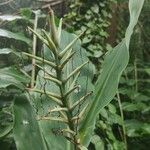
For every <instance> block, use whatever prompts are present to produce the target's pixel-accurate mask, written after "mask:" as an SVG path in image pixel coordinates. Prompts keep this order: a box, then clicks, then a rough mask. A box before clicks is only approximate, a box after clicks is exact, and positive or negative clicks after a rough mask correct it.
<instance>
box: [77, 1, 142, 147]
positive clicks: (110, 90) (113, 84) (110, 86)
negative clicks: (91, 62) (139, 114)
mask: <svg viewBox="0 0 150 150" xmlns="http://www.w3.org/2000/svg"><path fill="white" fill-rule="evenodd" d="M143 3H144V0H136V1H135V0H130V1H129V10H130V23H129V26H128V28H127V31H126V35H125V39H123V40H122V42H121V43H119V44H118V45H117V46H116V47H115V48H114V49H113V50H112V51H109V52H108V54H107V55H106V57H105V58H104V63H103V66H102V72H101V74H100V76H99V78H98V81H97V84H96V86H95V91H94V100H93V102H92V103H91V105H90V106H89V111H88V113H87V116H86V118H85V120H84V122H83V125H82V126H81V128H80V139H81V143H82V144H84V145H86V146H87V145H88V144H89V142H90V138H91V135H92V132H93V129H94V126H95V120H96V117H97V115H98V113H99V112H100V110H101V109H102V108H103V107H105V106H106V105H108V103H109V102H110V101H111V100H112V99H113V97H114V96H115V94H116V92H117V88H118V83H119V79H120V76H121V74H122V72H123V70H124V69H125V68H126V66H127V64H128V61H129V42H130V38H131V35H132V33H133V29H134V26H135V25H136V23H137V21H138V17H139V14H140V12H141V9H142V6H143Z"/></svg>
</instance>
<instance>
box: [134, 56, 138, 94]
mask: <svg viewBox="0 0 150 150" xmlns="http://www.w3.org/2000/svg"><path fill="white" fill-rule="evenodd" d="M134 77H135V91H136V92H138V72H137V59H136V57H135V60H134Z"/></svg>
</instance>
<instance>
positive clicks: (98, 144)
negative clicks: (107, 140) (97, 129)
mask: <svg viewBox="0 0 150 150" xmlns="http://www.w3.org/2000/svg"><path fill="white" fill-rule="evenodd" d="M91 143H92V144H94V146H95V150H104V143H103V141H102V139H101V138H100V137H99V136H98V135H94V136H92V140H91Z"/></svg>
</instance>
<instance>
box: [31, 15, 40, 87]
mask: <svg viewBox="0 0 150 150" xmlns="http://www.w3.org/2000/svg"><path fill="white" fill-rule="evenodd" d="M37 24H38V14H37V13H35V20H34V31H36V29H37ZM36 45H37V36H36V35H35V34H34V35H33V51H32V55H36ZM35 64H36V61H35V58H32V73H31V88H34V83H35Z"/></svg>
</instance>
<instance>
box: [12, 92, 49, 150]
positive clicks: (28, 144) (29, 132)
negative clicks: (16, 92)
mask: <svg viewBox="0 0 150 150" xmlns="http://www.w3.org/2000/svg"><path fill="white" fill-rule="evenodd" d="M13 108H14V129H13V134H14V139H15V142H16V146H17V149H18V150H29V149H32V150H47V148H46V143H45V142H44V140H43V137H42V134H41V132H40V129H39V125H38V122H37V120H36V117H35V113H34V110H33V108H32V106H31V105H30V103H29V101H28V99H27V97H26V96H25V95H21V96H17V97H16V98H15V101H14V106H13Z"/></svg>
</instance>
